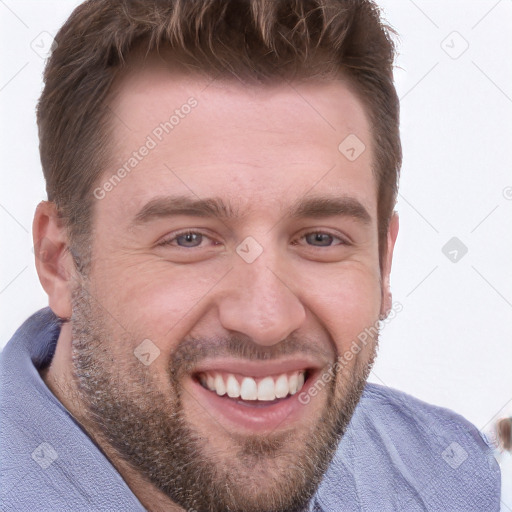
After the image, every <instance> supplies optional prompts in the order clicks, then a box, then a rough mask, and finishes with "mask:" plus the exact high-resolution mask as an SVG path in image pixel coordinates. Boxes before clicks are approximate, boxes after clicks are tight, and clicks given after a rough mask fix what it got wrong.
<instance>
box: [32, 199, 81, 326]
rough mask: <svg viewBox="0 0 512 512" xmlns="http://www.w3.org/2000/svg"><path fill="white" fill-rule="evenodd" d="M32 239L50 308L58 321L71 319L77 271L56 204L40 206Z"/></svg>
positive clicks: (48, 203)
mask: <svg viewBox="0 0 512 512" xmlns="http://www.w3.org/2000/svg"><path fill="white" fill-rule="evenodd" d="M32 236H33V242H34V255H35V263H36V270H37V274H38V276H39V281H40V282H41V285H42V287H43V288H44V290H45V292H46V293H47V294H48V299H49V305H50V308H51V309H52V311H53V312H54V313H55V314H56V315H57V316H58V317H60V318H66V319H67V318H70V317H71V290H72V288H73V286H72V285H73V279H76V270H75V267H74V263H73V259H72V256H71V253H70V252H69V241H68V237H67V232H66V228H65V225H64V222H63V220H62V218H61V217H60V216H59V214H58V212H57V208H56V206H55V203H52V202H50V201H41V203H39V205H38V206H37V208H36V213H35V215H34V222H33V223H32Z"/></svg>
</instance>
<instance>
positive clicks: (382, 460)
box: [319, 383, 500, 512]
mask: <svg viewBox="0 0 512 512" xmlns="http://www.w3.org/2000/svg"><path fill="white" fill-rule="evenodd" d="M347 496H351V499H350V501H351V503H355V504H356V505H357V506H354V509H353V510H367V511H372V510H381V511H385V510H474V511H480V510H481V511H486V512H489V511H494V510H496V511H497V510H499V502H500V470H499V466H498V464H497V462H496V460H495V459H494V457H493V452H492V449H491V447H490V446H489V445H488V444H487V442H486V441H485V438H484V437H483V436H482V434H481V433H480V432H479V431H478V429H477V428H476V427H475V426H474V425H473V424H471V423H470V422H469V421H467V420H466V419H465V418H463V417H462V416H460V415H459V414H457V413H455V412H453V411H451V410H449V409H446V408H443V407H437V406H434V405H431V404H428V403H426V402H423V401H421V400H419V399H417V398H415V397H413V396H411V395H408V394H407V393H404V392H402V391H398V390H396V389H392V388H388V387H385V386H380V385H377V384H372V383H368V384H367V385H366V387H365V390H364V392H363V395H362V397H361V400H360V402H359V403H358V405H357V407H356V410H355V412H354V415H353V417H352V419H351V421H350V424H349V426H348V428H347V431H346V433H345V435H344V436H343V438H342V440H341V442H340V443H339V446H338V450H337V452H336V453H335V456H334V458H333V461H332V463H331V466H330V468H329V470H328V472H327V474H326V478H325V479H324V481H323V483H322V486H321V488H320V495H319V499H320V502H322V500H323V501H324V504H325V505H327V508H326V510H331V508H329V507H330V506H333V504H334V503H335V502H336V503H339V501H340V499H341V500H344V499H345V497H347ZM333 500H334V501H333ZM343 506H344V507H345V508H344V510H352V508H350V506H351V505H350V504H348V503H347V505H345V503H344V502H343Z"/></svg>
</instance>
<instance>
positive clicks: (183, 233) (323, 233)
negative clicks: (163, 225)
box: [158, 230, 350, 250]
mask: <svg viewBox="0 0 512 512" xmlns="http://www.w3.org/2000/svg"><path fill="white" fill-rule="evenodd" d="M316 234H322V235H329V236H331V237H333V238H334V239H337V240H339V241H340V243H339V244H335V245H327V246H315V245H309V247H313V248H318V249H323V248H325V247H327V248H331V247H336V246H338V245H350V242H348V241H347V240H345V239H343V238H341V237H339V236H337V235H334V234H333V233H330V232H329V231H308V232H307V233H304V234H302V235H301V236H300V237H299V238H298V239H296V240H294V241H293V242H292V245H298V240H302V239H304V238H306V237H307V236H308V235H316ZM185 235H202V236H204V237H207V238H210V237H209V236H208V234H207V233H204V232H203V231H191V230H185V231H180V232H178V233H175V234H174V235H173V237H172V238H168V239H166V240H163V241H162V242H160V243H159V244H158V246H167V245H171V244H172V243H173V242H174V241H175V240H176V239H177V238H179V237H180V236H185ZM176 247H177V248H179V249H185V250H190V249H201V246H198V247H183V246H179V245H177V246H176Z"/></svg>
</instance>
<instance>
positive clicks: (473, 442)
mask: <svg viewBox="0 0 512 512" xmlns="http://www.w3.org/2000/svg"><path fill="white" fill-rule="evenodd" d="M58 336H59V324H58V322H57V321H56V318H55V316H54V315H53V313H52V312H51V311H50V310H49V309H48V308H45V309H42V310H41V311H38V312H37V313H35V314H34V315H33V316H31V317H30V318H29V319H28V320H27V321H26V322H25V323H24V324H23V325H22V326H21V327H20V328H19V329H18V331H17V332H16V333H15V335H14V336H13V338H12V339H11V340H10V341H9V343H8V344H7V345H6V347H5V349H4V350H3V352H2V354H1V355H0V414H1V416H0V442H1V444H0V510H2V512H11V511H31V512H32V511H37V512H43V511H52V512H56V511H63V512H64V511H66V512H67V511H73V512H79V511H108V512H117V511H120V512H121V511H122V512H137V511H144V510H145V509H144V507H143V506H142V505H141V503H140V502H139V500H138V499H137V498H136V496H135V495H134V494H133V493H132V491H131V490H130V488H129V487H128V486H127V484H126V483H125V482H124V480H123V479H122V477H121V475H120V474H119V473H118V472H117V470H116V469H115V468H114V466H113V465H112V464H111V463H110V461H109V460H108V459H107V458H106V457H105V455H104V454H103V452H102V451H101V450H100V449H99V448H98V447H97V446H96V444H95V443H94V442H93V441H92V440H91V439H90V438H89V437H88V435H87V434H86V433H85V432H84V430H82V428H81V427H80V425H79V424H78V423H77V422H76V421H75V420H74V419H73V417H72V416H71V414H70V413H69V412H68V411H67V409H66V408H65V407H64V406H63V405H62V404H61V403H60V402H59V400H58V399H57V398H56V397H55V396H54V395H53V394H52V392H51V391H50V390H49V389H48V388H47V386H46V385H45V383H44V382H43V380H42V379H41V377H40V375H39V373H38V368H42V367H44V366H46V365H47V364H48V363H49V362H50V361H51V358H52V357H53V353H54V351H55V346H56V342H57V339H58ZM499 503H500V470H499V466H498V464H497V462H496V460H495V459H494V457H493V455H492V449H491V447H490V445H489V444H488V443H487V441H486V439H485V437H483V436H482V435H481V434H480V432H479V431H478V430H477V429H476V428H475V427H474V426H473V425H472V424H471V423H469V422H468V421H466V420H465V419H464V418H462V417H461V416H459V415H457V414H455V413H453V412H451V411H449V410H447V409H443V408H440V407H434V406H432V405H429V404H426V403H424V402H421V401H420V400H417V399H416V398H413V397H411V396H409V395H407V394H405V393H402V392H400V391H396V390H393V389H390V388H386V387H383V386H379V385H376V384H370V383H368V384H367V385H366V388H365V391H364V393H363V396H362V398H361V400H360V402H359V404H358V405H357V407H356V410H355V413H354V416H353V417H352V420H351V422H350V424H349V427H348V429H347V432H346V433H345V435H344V437H343V438H342V440H341V442H340V443H339V446H338V450H337V452H336V454H335V456H334V459H333V461H332V463H331V465H330V467H329V470H328V471H327V473H326V475H325V477H324V479H323V481H322V483H321V485H320V487H319V489H318V491H317V493H316V495H315V497H314V499H313V500H312V502H311V504H310V510H311V511H314V512H334V511H343V512H351V511H365V512H374V511H375V512H387V511H390V512H391V511H402V510H404V511H411V512H412V511H442V512H458V511H460V512H471V511H475V512H476V511H482V512H493V511H499Z"/></svg>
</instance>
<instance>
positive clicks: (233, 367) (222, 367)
mask: <svg viewBox="0 0 512 512" xmlns="http://www.w3.org/2000/svg"><path fill="white" fill-rule="evenodd" d="M322 366H323V365H322V364H321V363H319V362H318V361H316V360H312V359H310V358H307V357H294V358H293V359H292V358H288V359H277V360H268V361H266V360H259V361H247V360H244V359H238V358H222V359H212V360H209V361H205V362H204V363H202V364H200V365H198V366H197V367H196V368H194V370H193V371H192V374H198V373H203V372H213V371H220V372H226V373H237V374H241V375H245V376H247V377H267V376H269V375H280V374H282V373H289V372H293V371H300V370H318V369H320V368H321V367H322Z"/></svg>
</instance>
